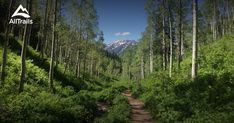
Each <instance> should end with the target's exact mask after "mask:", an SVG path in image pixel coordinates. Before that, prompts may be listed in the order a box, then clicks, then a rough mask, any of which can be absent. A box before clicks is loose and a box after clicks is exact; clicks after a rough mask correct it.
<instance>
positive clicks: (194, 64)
mask: <svg viewBox="0 0 234 123" xmlns="http://www.w3.org/2000/svg"><path fill="white" fill-rule="evenodd" d="M191 75H192V80H194V79H195V78H196V76H197V0H193V51H192V74H191Z"/></svg>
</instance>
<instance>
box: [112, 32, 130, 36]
mask: <svg viewBox="0 0 234 123" xmlns="http://www.w3.org/2000/svg"><path fill="white" fill-rule="evenodd" d="M127 35H131V33H130V32H117V33H115V36H127Z"/></svg>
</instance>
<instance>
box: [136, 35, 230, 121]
mask: <svg viewBox="0 0 234 123" xmlns="http://www.w3.org/2000/svg"><path fill="white" fill-rule="evenodd" d="M233 44H234V37H233V36H227V37H225V38H222V39H220V40H218V41H216V42H212V43H211V44H207V45H205V46H202V47H201V49H200V50H199V54H200V55H199V71H198V73H199V76H198V77H197V78H196V79H195V80H194V81H191V79H190V71H191V69H190V65H191V57H187V59H185V60H184V61H183V63H182V68H181V71H179V72H174V73H173V77H172V78H169V77H168V73H167V72H165V71H157V72H155V73H154V74H152V75H150V76H149V77H148V78H147V79H145V80H143V81H142V82H141V87H139V86H137V85H136V84H135V85H134V86H132V91H133V95H134V96H135V97H139V98H140V99H142V100H143V101H144V102H145V105H146V107H147V108H148V109H149V110H150V111H151V113H152V115H153V116H154V118H155V119H157V121H158V122H165V123H171V122H186V123H230V122H232V121H234V57H233V56H234V45H233Z"/></svg>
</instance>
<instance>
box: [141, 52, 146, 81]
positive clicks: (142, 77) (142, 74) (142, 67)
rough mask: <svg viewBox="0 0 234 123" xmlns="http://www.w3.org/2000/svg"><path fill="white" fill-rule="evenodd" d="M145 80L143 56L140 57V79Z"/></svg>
mask: <svg viewBox="0 0 234 123" xmlns="http://www.w3.org/2000/svg"><path fill="white" fill-rule="evenodd" d="M144 78H145V69H144V54H143V53H142V55H141V79H144Z"/></svg>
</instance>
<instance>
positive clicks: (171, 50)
mask: <svg viewBox="0 0 234 123" xmlns="http://www.w3.org/2000/svg"><path fill="white" fill-rule="evenodd" d="M169 26H170V27H169V28H170V67H169V77H172V67H173V38H172V22H171V16H169Z"/></svg>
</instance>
